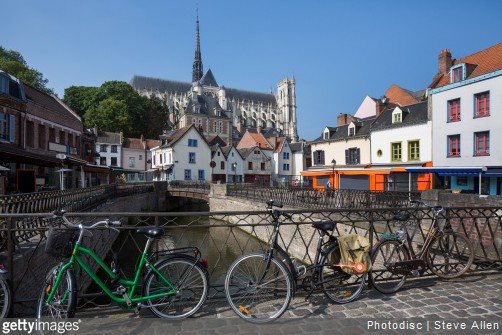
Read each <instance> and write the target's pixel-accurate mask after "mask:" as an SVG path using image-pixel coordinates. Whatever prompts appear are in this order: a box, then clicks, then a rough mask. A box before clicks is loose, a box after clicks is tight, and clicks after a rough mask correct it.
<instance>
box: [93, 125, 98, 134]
mask: <svg viewBox="0 0 502 335" xmlns="http://www.w3.org/2000/svg"><path fill="white" fill-rule="evenodd" d="M94 136H96V137H98V125H97V124H94Z"/></svg>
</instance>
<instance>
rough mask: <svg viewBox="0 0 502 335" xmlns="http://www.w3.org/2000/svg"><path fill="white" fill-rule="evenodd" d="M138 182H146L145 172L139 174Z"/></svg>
mask: <svg viewBox="0 0 502 335" xmlns="http://www.w3.org/2000/svg"><path fill="white" fill-rule="evenodd" d="M138 181H145V174H144V173H143V172H140V173H138Z"/></svg>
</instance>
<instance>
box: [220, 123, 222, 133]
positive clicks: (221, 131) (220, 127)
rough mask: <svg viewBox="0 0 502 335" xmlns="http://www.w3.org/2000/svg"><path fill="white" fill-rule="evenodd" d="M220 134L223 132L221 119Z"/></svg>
mask: <svg viewBox="0 0 502 335" xmlns="http://www.w3.org/2000/svg"><path fill="white" fill-rule="evenodd" d="M220 134H223V122H221V121H220Z"/></svg>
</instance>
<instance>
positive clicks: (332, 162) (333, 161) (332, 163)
mask: <svg viewBox="0 0 502 335" xmlns="http://www.w3.org/2000/svg"><path fill="white" fill-rule="evenodd" d="M335 165H336V161H335V159H334V158H333V160H332V161H331V166H332V167H333V191H334V190H335Z"/></svg>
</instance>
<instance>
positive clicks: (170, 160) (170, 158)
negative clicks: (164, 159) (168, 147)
mask: <svg viewBox="0 0 502 335" xmlns="http://www.w3.org/2000/svg"><path fill="white" fill-rule="evenodd" d="M171 162H172V156H171V153H169V164H171Z"/></svg>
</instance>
